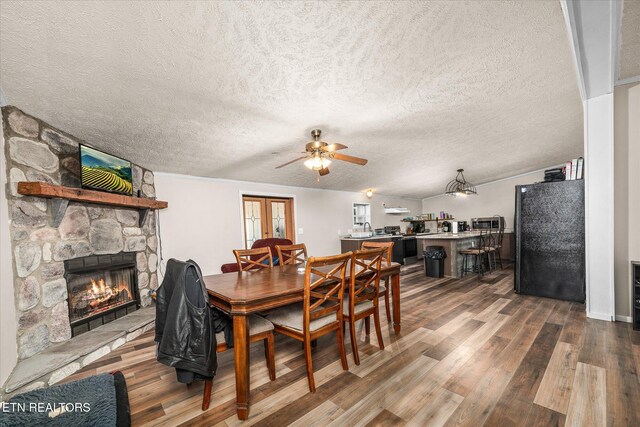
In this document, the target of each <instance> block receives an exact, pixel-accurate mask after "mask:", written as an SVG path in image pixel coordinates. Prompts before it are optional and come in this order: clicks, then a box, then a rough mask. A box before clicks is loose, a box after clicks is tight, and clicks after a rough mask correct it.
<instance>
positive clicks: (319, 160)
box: [304, 153, 331, 171]
mask: <svg viewBox="0 0 640 427" xmlns="http://www.w3.org/2000/svg"><path fill="white" fill-rule="evenodd" d="M330 164H331V160H329V159H327V158H326V157H323V156H321V155H320V154H319V153H316V154H314V155H313V156H312V157H309V158H308V159H307V160H305V162H304V165H305V166H306V167H307V168H309V169H311V170H314V171H319V170H320V169H326V168H327V167H328V166H329V165H330Z"/></svg>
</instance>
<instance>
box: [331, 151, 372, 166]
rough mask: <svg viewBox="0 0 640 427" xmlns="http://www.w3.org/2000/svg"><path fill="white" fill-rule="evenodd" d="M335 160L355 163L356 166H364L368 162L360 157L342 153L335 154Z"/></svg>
mask: <svg viewBox="0 0 640 427" xmlns="http://www.w3.org/2000/svg"><path fill="white" fill-rule="evenodd" d="M333 158H334V159H336V160H342V161H343V162H349V163H355V164H356V165H360V166H364V165H366V164H367V162H368V160H367V159H361V158H360V157H353V156H348V155H346V154H340V153H333Z"/></svg>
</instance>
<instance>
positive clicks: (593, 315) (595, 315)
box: [587, 312, 613, 322]
mask: <svg viewBox="0 0 640 427" xmlns="http://www.w3.org/2000/svg"><path fill="white" fill-rule="evenodd" d="M587 317H588V318H590V319H598V320H606V321H607V322H611V321H613V319H612V317H611V315H610V314H604V313H594V312H587Z"/></svg>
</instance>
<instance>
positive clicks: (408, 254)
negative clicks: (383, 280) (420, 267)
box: [402, 235, 418, 265]
mask: <svg viewBox="0 0 640 427" xmlns="http://www.w3.org/2000/svg"><path fill="white" fill-rule="evenodd" d="M402 249H403V253H402V260H403V264H405V265H407V264H413V263H414V262H418V239H417V238H416V236H409V235H405V236H403V237H402Z"/></svg>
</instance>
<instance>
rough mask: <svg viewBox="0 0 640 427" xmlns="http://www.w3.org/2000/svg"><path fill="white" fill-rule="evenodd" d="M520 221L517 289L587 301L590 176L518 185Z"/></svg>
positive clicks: (517, 198) (516, 276) (517, 227)
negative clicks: (587, 193) (586, 216)
mask: <svg viewBox="0 0 640 427" xmlns="http://www.w3.org/2000/svg"><path fill="white" fill-rule="evenodd" d="M515 219H516V221H515V233H516V266H515V284H514V287H515V291H516V292H517V293H521V294H527V295H538V296H543V297H548V298H557V299H563V300H569V301H577V302H584V301H585V275H586V273H585V240H584V239H585V232H584V180H575V181H558V182H548V183H541V184H531V185H518V186H516V216H515Z"/></svg>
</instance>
